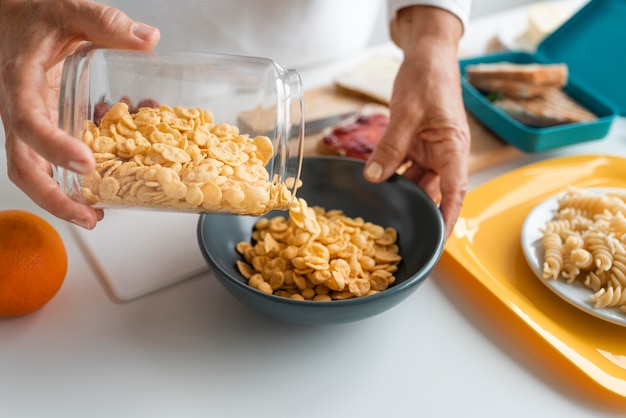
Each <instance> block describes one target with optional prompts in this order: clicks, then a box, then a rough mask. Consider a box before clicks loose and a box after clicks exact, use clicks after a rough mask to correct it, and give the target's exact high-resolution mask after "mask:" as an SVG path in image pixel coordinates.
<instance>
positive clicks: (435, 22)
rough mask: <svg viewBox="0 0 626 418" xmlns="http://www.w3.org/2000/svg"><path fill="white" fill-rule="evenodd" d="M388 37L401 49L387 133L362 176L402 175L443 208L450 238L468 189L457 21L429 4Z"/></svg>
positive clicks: (410, 11)
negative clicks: (398, 172)
mask: <svg viewBox="0 0 626 418" xmlns="http://www.w3.org/2000/svg"><path fill="white" fill-rule="evenodd" d="M394 25H395V26H392V39H394V41H395V42H396V43H397V44H398V45H399V46H400V47H401V48H402V49H403V51H404V54H405V55H404V61H403V63H402V64H401V66H400V69H399V71H398V74H397V76H396V79H395V82H394V87H393V91H392V95H391V102H390V120H389V125H388V127H387V130H386V131H385V134H384V135H383V137H382V138H381V140H380V142H379V143H378V145H377V147H376V149H375V150H374V152H373V153H372V155H371V157H370V158H369V160H368V162H367V164H366V168H365V172H364V174H365V177H366V178H367V179H368V180H370V181H373V182H380V181H384V180H385V179H387V178H389V177H390V176H391V175H392V174H393V173H394V172H395V171H396V170H397V169H398V168H399V167H400V166H401V165H403V164H406V163H408V164H410V167H409V168H408V169H407V170H406V172H405V173H404V175H405V176H406V177H408V178H410V179H411V180H413V181H414V182H415V183H416V184H417V185H419V186H420V187H422V188H423V189H424V190H425V191H426V192H427V193H428V194H429V195H430V196H431V198H432V199H433V200H434V201H435V202H436V203H438V204H439V205H440V210H441V212H442V215H443V218H444V222H445V226H446V237H449V236H450V234H451V233H452V230H453V229H454V225H455V223H456V221H457V219H458V216H459V212H460V210H461V206H462V204H463V200H464V198H465V194H466V191H467V159H468V155H469V146H470V133H469V127H468V124H467V117H466V114H465V108H464V106H463V100H462V96H461V83H460V74H459V65H458V58H457V53H458V52H457V46H458V40H459V39H460V37H461V35H462V24H461V22H460V21H459V20H458V19H457V18H456V17H455V16H453V15H451V14H450V13H448V12H446V11H444V10H442V9H437V8H434V7H428V6H414V7H410V8H406V9H402V10H400V12H399V13H398V16H397V18H396V20H395V21H394Z"/></svg>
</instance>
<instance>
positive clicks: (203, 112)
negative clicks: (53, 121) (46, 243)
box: [53, 44, 304, 215]
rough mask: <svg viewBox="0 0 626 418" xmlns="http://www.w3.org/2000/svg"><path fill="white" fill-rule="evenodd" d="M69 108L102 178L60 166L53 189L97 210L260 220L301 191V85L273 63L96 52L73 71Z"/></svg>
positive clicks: (69, 121) (72, 65) (72, 126)
mask: <svg viewBox="0 0 626 418" xmlns="http://www.w3.org/2000/svg"><path fill="white" fill-rule="evenodd" d="M59 104H60V106H59V125H60V127H61V128H62V129H63V130H64V131H65V132H67V133H68V134H69V135H71V136H74V137H76V138H77V140H80V141H83V142H84V143H86V144H87V145H88V146H89V147H90V148H91V150H92V151H93V153H94V158H95V160H96V166H97V168H96V170H95V171H94V172H93V173H90V174H87V175H80V174H77V173H75V172H72V171H71V170H68V169H65V168H63V167H53V171H54V177H55V180H56V181H57V182H58V183H59V185H60V187H61V188H62V189H63V190H64V191H65V192H66V193H67V194H68V195H69V196H70V197H71V198H72V199H74V200H76V201H79V202H82V203H85V204H89V205H92V206H94V207H96V208H114V207H126V208H130V207H138V208H146V209H157V210H168V211H169V210H182V211H190V212H225V213H235V214H243V215H260V214H264V213H266V212H269V211H270V210H274V209H278V210H286V209H288V206H289V204H290V202H291V200H292V199H293V197H294V195H295V191H296V188H297V187H298V182H299V177H300V170H301V166H302V153H303V137H304V113H303V106H304V103H303V91H302V82H301V79H300V75H299V74H298V73H297V71H295V70H291V69H284V68H282V67H280V66H279V65H278V64H277V63H275V62H274V61H272V60H270V59H266V58H259V57H247V56H234V55H224V54H203V53H181V52H159V53H156V52H152V51H151V52H146V51H131V50H117V49H106V48H100V47H97V46H95V45H91V44H86V45H84V46H83V47H81V48H80V49H79V50H77V51H76V52H75V53H74V54H73V55H71V56H70V57H68V58H67V59H66V61H65V64H64V69H63V75H62V83H61V91H60V103H59Z"/></svg>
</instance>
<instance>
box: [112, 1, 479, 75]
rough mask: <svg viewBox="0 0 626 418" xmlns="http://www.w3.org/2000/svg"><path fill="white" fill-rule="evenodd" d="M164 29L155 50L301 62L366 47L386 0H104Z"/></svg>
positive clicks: (461, 6)
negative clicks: (247, 56)
mask: <svg viewBox="0 0 626 418" xmlns="http://www.w3.org/2000/svg"><path fill="white" fill-rule="evenodd" d="M101 2H102V3H104V4H108V5H110V6H114V7H116V8H118V9H120V10H123V11H124V12H126V13H127V14H128V15H129V16H130V17H131V18H133V19H135V20H139V21H142V22H145V23H147V24H149V25H152V26H156V27H157V28H159V30H160V31H161V40H160V41H159V44H158V45H157V48H156V49H157V50H162V51H163V50H174V51H180V50H185V51H199V52H220V53H229V54H237V55H252V56H263V57H266V58H270V59H273V60H274V61H276V62H277V63H278V64H280V65H282V66H283V67H287V68H296V69H299V68H303V67H307V66H312V65H317V64H321V63H323V62H325V61H330V60H332V59H334V58H338V57H342V56H346V55H348V54H351V53H356V52H358V51H360V50H362V49H363V48H365V47H366V46H367V45H368V43H369V41H370V38H371V37H372V32H373V30H374V28H375V25H376V23H377V17H378V16H379V14H380V13H384V9H383V6H384V3H383V0H132V1H129V0H101ZM468 2H469V0H418V1H408V0H395V1H392V0H389V3H388V4H389V7H390V9H388V10H389V11H391V12H392V13H393V14H392V15H390V16H393V15H394V14H395V11H397V10H398V9H399V8H401V7H405V6H407V5H409V4H412V3H424V4H432V5H437V6H439V7H442V8H445V9H447V10H449V11H451V12H452V13H455V14H457V15H459V18H461V20H463V21H464V22H466V21H467V17H466V16H465V13H466V12H467V15H469V6H467V7H466V5H465V3H468Z"/></svg>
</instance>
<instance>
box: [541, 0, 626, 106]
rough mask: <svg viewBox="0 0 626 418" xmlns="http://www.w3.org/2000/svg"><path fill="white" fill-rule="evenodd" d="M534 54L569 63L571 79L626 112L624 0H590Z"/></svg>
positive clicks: (625, 17)
mask: <svg viewBox="0 0 626 418" xmlns="http://www.w3.org/2000/svg"><path fill="white" fill-rule="evenodd" d="M535 56H536V58H537V60H538V61H541V62H545V63H550V62H551V63H558V62H563V63H566V64H567V66H568V69H569V78H571V79H572V81H575V82H576V83H577V84H579V85H581V86H583V87H584V88H585V89H587V90H589V91H590V92H592V93H593V94H594V95H596V96H599V97H601V98H602V99H603V100H604V101H605V102H607V104H609V105H612V106H613V107H614V108H615V110H616V112H618V113H619V115H620V116H626V1H625V0H591V1H590V2H589V3H587V4H586V5H585V6H584V7H582V8H581V9H580V10H579V11H578V12H577V13H576V14H575V15H574V16H572V17H571V18H570V19H569V20H568V21H567V22H565V23H564V24H563V25H562V26H561V27H559V28H558V29H557V30H556V31H554V32H553V33H552V34H551V35H549V36H548V37H547V38H546V39H545V40H544V41H543V42H542V43H541V44H540V45H539V46H538V47H537V51H536V54H535Z"/></svg>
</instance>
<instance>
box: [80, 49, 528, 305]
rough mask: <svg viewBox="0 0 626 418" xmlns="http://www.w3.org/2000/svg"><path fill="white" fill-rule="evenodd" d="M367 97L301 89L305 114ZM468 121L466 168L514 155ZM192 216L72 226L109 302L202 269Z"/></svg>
mask: <svg viewBox="0 0 626 418" xmlns="http://www.w3.org/2000/svg"><path fill="white" fill-rule="evenodd" d="M383 61H384V60H383ZM380 62H382V61H379V63H380ZM383 67H384V68H386V70H384V73H380V72H379V74H377V75H375V76H374V84H375V86H376V87H377V90H378V92H379V93H380V92H381V91H382V92H385V91H386V89H388V90H389V91H391V84H390V83H391V82H392V79H393V75H394V74H393V73H390V72H389V68H393V63H391V62H387V61H385V65H384V66H379V67H377V68H379V69H381V68H383ZM370 68H371V67H370ZM357 70H358V71H361V69H359V68H357ZM368 71H369V70H368ZM370 75H371V74H370ZM385 83H387V84H385ZM372 101H376V102H378V103H384V102H385V99H384V97H382V98H381V95H380V94H378V96H376V95H368V94H364V93H363V92H358V91H355V90H353V89H350V88H346V87H345V86H340V85H337V84H332V85H327V86H323V87H320V88H317V89H312V90H309V91H307V92H305V119H306V120H312V119H317V118H320V117H324V116H330V115H335V114H339V113H343V112H346V111H350V110H355V109H359V108H360V107H362V106H363V105H365V104H366V103H371V102H372ZM469 123H470V129H471V133H472V145H471V150H470V158H469V171H470V172H474V171H477V170H480V169H483V168H486V167H489V166H491V165H495V164H498V163H500V162H503V161H505V160H507V159H511V158H514V157H516V156H518V155H519V154H520V153H519V151H517V150H516V149H514V148H513V147H511V146H509V145H506V144H505V143H503V142H501V141H500V140H498V139H497V138H496V137H494V136H493V135H492V134H491V133H490V132H489V131H487V130H486V129H485V128H483V127H482V126H481V125H480V123H478V122H477V121H476V120H474V119H473V118H472V117H471V116H470V118H469ZM320 139H321V134H316V135H311V136H308V137H306V138H305V143H304V149H305V151H304V154H305V155H306V156H309V155H318V154H319V152H318V150H317V145H318V142H319V141H320ZM198 218H199V215H197V214H190V213H163V212H154V211H147V210H140V209H137V210H133V209H113V210H108V211H106V214H105V218H104V220H102V221H101V222H99V223H98V226H97V227H96V228H95V229H94V230H92V231H86V230H84V229H82V228H78V227H74V226H72V228H73V231H74V233H75V236H76V237H77V239H78V241H79V243H80V244H81V246H82V248H83V250H84V253H85V256H86V257H87V258H88V259H89V260H90V262H91V263H92V265H93V267H94V270H95V271H96V272H97V273H98V275H99V277H100V278H101V280H102V282H103V284H104V286H105V289H106V290H107V292H108V293H109V295H110V296H111V297H112V298H113V299H114V300H115V301H119V302H127V301H131V300H134V299H136V298H139V297H141V296H144V295H146V294H148V293H151V292H154V291H156V290H159V289H163V288H165V287H167V286H170V285H173V284H175V283H179V282H181V281H184V280H187V279H190V278H192V277H196V276H198V275H200V274H202V273H205V272H207V271H208V266H207V264H206V262H205V260H204V258H203V256H202V253H201V252H200V249H199V246H198V241H197V238H196V229H197V224H198Z"/></svg>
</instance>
